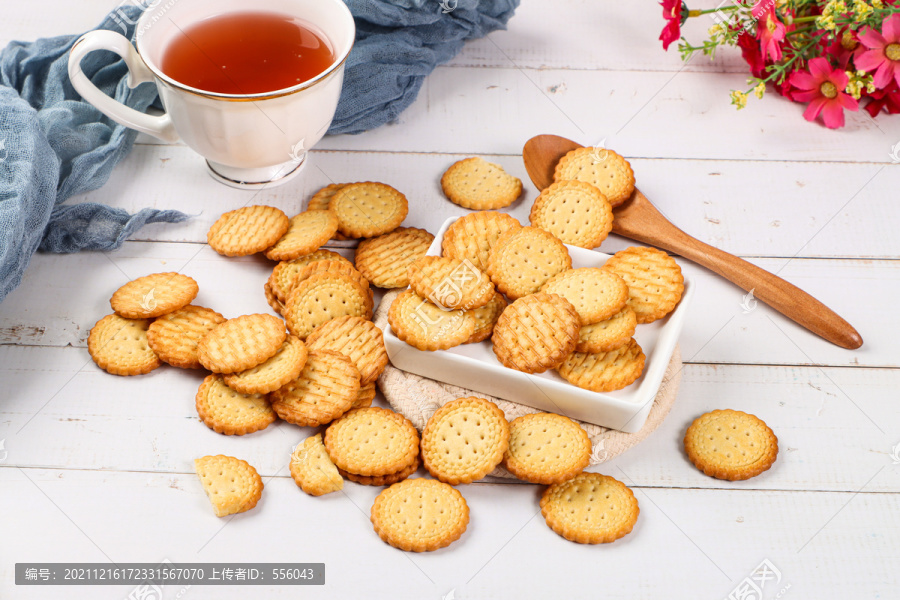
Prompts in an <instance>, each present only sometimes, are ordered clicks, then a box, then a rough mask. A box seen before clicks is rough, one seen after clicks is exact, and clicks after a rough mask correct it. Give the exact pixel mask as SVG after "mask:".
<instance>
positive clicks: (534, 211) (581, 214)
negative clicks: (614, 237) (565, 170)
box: [529, 180, 613, 249]
mask: <svg viewBox="0 0 900 600" xmlns="http://www.w3.org/2000/svg"><path fill="white" fill-rule="evenodd" d="M529 221H530V222H531V224H532V225H534V226H535V227H540V228H541V229H543V230H544V231H549V232H550V233H552V234H553V235H555V236H556V237H558V238H559V239H560V240H562V241H563V242H564V243H566V244H570V245H572V246H578V247H580V248H588V249H591V248H596V247H597V246H599V245H600V244H601V243H603V240H605V239H606V236H608V235H609V232H610V231H611V230H612V223H613V213H612V205H611V204H610V203H609V200H607V199H606V196H604V195H603V193H602V192H601V191H600V190H598V189H597V188H595V187H594V186H592V185H591V184H589V183H585V182H583V181H577V180H571V181H558V182H556V183H554V184H552V185H551V186H550V187H548V188H547V189H545V190H544V191H542V192H541V194H540V196H538V197H537V199H535V201H534V204H533V205H532V206H531V214H530V215H529Z"/></svg>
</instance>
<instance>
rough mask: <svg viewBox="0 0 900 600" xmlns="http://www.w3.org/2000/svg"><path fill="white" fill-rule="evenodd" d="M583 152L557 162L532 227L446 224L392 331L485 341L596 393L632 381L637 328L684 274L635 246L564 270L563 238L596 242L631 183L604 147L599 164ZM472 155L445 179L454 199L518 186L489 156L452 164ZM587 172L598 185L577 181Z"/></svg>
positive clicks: (639, 357)
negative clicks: (471, 172) (469, 171)
mask: <svg viewBox="0 0 900 600" xmlns="http://www.w3.org/2000/svg"><path fill="white" fill-rule="evenodd" d="M585 150H593V149H580V150H576V151H573V152H571V153H569V155H567V156H566V157H564V158H563V160H561V161H560V165H559V167H558V168H557V179H558V181H557V182H556V183H554V184H553V185H552V186H550V187H549V188H547V189H546V190H544V192H542V193H541V195H540V196H539V197H538V198H537V199H536V200H535V204H534V206H533V207H532V211H531V222H532V225H531V226H522V225H521V224H520V223H519V222H518V221H517V220H516V219H514V218H513V217H511V216H509V215H508V214H505V213H500V212H493V211H481V212H472V213H469V214H467V215H465V216H463V217H461V218H460V219H458V220H457V221H455V222H454V223H453V224H452V225H451V226H450V227H449V228H448V229H447V232H446V233H445V235H444V238H443V241H442V243H441V253H442V256H440V257H437V256H423V257H421V258H419V259H417V260H415V261H414V262H412V263H411V264H410V265H409V267H408V268H407V277H406V279H407V281H408V285H409V289H407V290H405V291H404V292H402V293H401V294H400V295H399V296H398V297H397V298H396V299H395V300H394V302H393V303H392V305H391V307H390V312H389V323H390V325H391V329H392V330H393V332H394V334H395V335H396V336H397V337H398V338H399V339H401V340H403V341H405V342H406V343H408V344H409V345H411V346H413V347H415V348H418V349H419V350H426V351H434V350H446V349H449V348H452V347H454V346H457V345H459V344H466V343H476V342H481V341H483V340H486V339H487V338H490V339H491V344H492V349H493V352H494V354H495V355H496V357H497V359H498V360H499V361H500V363H501V364H503V365H504V366H506V367H508V368H511V369H516V370H519V371H523V372H526V373H542V372H544V371H547V370H548V369H556V370H557V372H558V373H559V374H560V375H561V376H562V377H563V378H564V379H565V380H566V381H568V382H570V383H572V384H574V385H577V386H579V387H582V388H585V389H589V390H592V391H596V392H610V391H614V390H618V389H621V388H623V387H625V386H628V385H630V384H631V383H633V382H634V381H636V380H637V379H638V378H639V377H640V375H641V373H642V371H643V368H644V361H645V357H644V353H643V351H642V350H641V347H640V346H639V345H638V343H637V342H636V341H635V339H634V337H633V335H634V332H635V328H636V326H637V324H639V323H652V322H653V321H656V320H657V319H661V318H662V317H664V316H666V315H667V314H669V313H670V312H671V311H672V310H674V308H675V306H676V305H677V304H678V302H679V301H680V300H681V296H682V293H683V292H684V277H683V276H682V274H681V268H680V267H679V266H678V264H677V263H676V262H675V261H674V259H672V258H671V257H670V256H668V255H667V254H666V253H665V252H663V251H661V250H657V249H655V248H642V247H632V248H628V249H626V250H623V251H621V252H618V253H616V254H615V255H614V256H613V257H611V258H610V259H609V260H608V261H607V262H606V264H604V265H603V266H602V267H590V268H577V269H573V268H572V259H571V257H570V255H569V252H568V249H567V248H566V244H567V243H568V244H574V245H578V246H583V247H587V248H592V247H594V246H596V245H599V243H600V242H602V241H603V239H605V238H606V235H607V234H608V233H609V231H610V229H611V226H612V218H613V214H612V207H613V206H615V205H617V204H619V203H621V202H623V201H624V200H625V199H626V198H627V197H628V195H630V194H631V191H632V190H633V189H634V177H633V174H632V173H631V167H630V166H629V165H628V162H627V161H626V160H625V159H624V158H622V157H621V156H619V155H618V154H615V153H614V152H612V151H609V150H607V151H605V152H606V155H605V157H606V162H607V163H609V164H607V165H606V167H604V168H603V169H600V167H596V165H594V164H593V163H592V162H587V163H585V162H584V160H583V158H584V156H588V157H590V156H591V155H590V153H586V152H584V151H585ZM471 160H472V159H466V160H465V161H460V162H459V163H456V164H454V165H453V166H451V167H450V169H449V170H448V171H447V173H445V174H444V177H443V178H442V180H441V181H442V185H443V187H444V190H445V193H447V195H448V197H450V198H451V199H453V200H454V201H455V202H457V203H460V204H462V205H463V206H476V205H477V206H478V207H482V206H485V205H486V204H488V203H487V202H486V201H485V199H484V198H482V197H480V196H477V194H475V192H474V191H473V190H476V189H488V190H494V191H495V192H496V191H497V190H500V191H502V190H509V189H510V188H512V189H515V186H510V185H509V182H508V178H509V177H511V176H509V175H508V174H506V173H505V172H504V171H503V170H502V168H500V167H499V166H497V165H491V164H490V163H484V164H486V165H488V166H489V167H490V168H489V169H488V168H483V167H482V168H481V170H480V171H478V177H477V178H474V176H470V177H468V178H465V177H461V176H460V175H459V174H458V171H460V170H461V169H463V168H465V167H466V166H467V165H468V164H469V162H468V161H471ZM479 160H480V159H479ZM482 162H484V161H482ZM591 174H594V175H595V177H594V178H593V179H592V180H594V181H595V182H596V183H597V185H598V186H601V185H602V186H603V189H604V190H605V191H601V190H600V189H599V188H598V187H597V186H595V185H592V184H591V183H587V182H585V181H580V180H578V179H575V177H576V176H577V177H586V178H589V179H591ZM450 175H453V176H452V177H451V176H450ZM625 175H629V176H630V180H629V179H628V178H625ZM623 178H624V182H621V181H619V179H623ZM460 179H461V180H462V181H463V182H464V183H466V184H468V186H469V187H470V188H472V189H471V190H467V189H466V188H464V187H463V186H462V184H459V183H458V181H457V180H460ZM448 180H449V181H450V183H454V184H456V185H457V188H460V189H464V190H467V191H468V193H469V194H470V195H473V196H474V197H477V198H479V202H474V201H473V202H468V203H463V202H461V200H460V197H461V196H463V195H462V192H460V189H456V188H451V189H452V190H453V192H454V194H455V195H451V193H450V192H449V191H448V187H449V184H448ZM516 181H518V180H516ZM518 190H521V182H520V183H519V188H518ZM497 193H499V192H497ZM515 193H516V196H517V195H518V191H516V192H515ZM607 194H609V196H607ZM463 197H464V196H463ZM510 198H513V199H515V198H514V196H513V194H512V192H508V193H507V195H506V196H505V197H503V199H502V201H503V202H506V201H508V200H509V199H510ZM608 198H612V199H613V200H612V201H611V200H609V199H608ZM396 281H397V282H400V281H401V279H400V278H397V280H396Z"/></svg>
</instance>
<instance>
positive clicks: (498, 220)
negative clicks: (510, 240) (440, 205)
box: [441, 211, 522, 272]
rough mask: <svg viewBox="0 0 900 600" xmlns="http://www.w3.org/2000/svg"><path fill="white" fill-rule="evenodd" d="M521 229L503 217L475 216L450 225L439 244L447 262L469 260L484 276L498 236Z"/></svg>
mask: <svg viewBox="0 0 900 600" xmlns="http://www.w3.org/2000/svg"><path fill="white" fill-rule="evenodd" d="M520 227H522V225H521V224H520V223H519V222H518V221H516V220H515V219H514V218H513V217H511V216H509V215H508V214H506V213H501V212H495V211H482V212H474V213H471V214H468V215H465V216H462V217H460V218H458V219H457V220H455V221H454V222H453V223H451V224H450V227H448V228H447V231H446V232H444V238H443V239H442V240H441V254H442V255H443V256H448V257H450V258H458V259H460V260H469V261H471V262H472V264H473V265H475V266H476V267H477V268H479V269H481V270H482V271H484V272H487V267H488V260H489V258H490V254H491V248H493V247H494V244H496V243H497V240H498V239H499V238H500V236H501V235H503V234H504V233H506V232H507V231H509V230H510V229H519V228H520Z"/></svg>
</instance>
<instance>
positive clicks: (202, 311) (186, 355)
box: [147, 304, 226, 369]
mask: <svg viewBox="0 0 900 600" xmlns="http://www.w3.org/2000/svg"><path fill="white" fill-rule="evenodd" d="M225 321H226V319H225V317H223V316H222V315H220V314H219V313H217V312H216V311H214V310H212V309H210V308H204V307H202V306H194V305H192V304H189V305H187V306H185V307H184V308H179V309H178V310H176V311H173V312H170V313H168V314H166V315H163V316H161V317H157V318H156V320H154V321H153V322H152V323H150V327H149V328H148V329H147V342H148V343H149V344H150V348H152V349H153V351H154V352H156V355H157V356H159V359H160V360H161V361H163V362H164V363H168V364H170V365H172V366H173V367H180V368H182V369H202V368H203V365H201V364H200V358H199V357H198V355H197V345H198V344H199V343H200V340H202V339H203V337H204V336H205V335H206V334H207V333H209V332H210V331H212V330H213V328H214V327H215V326H216V325H219V324H221V323H224V322H225Z"/></svg>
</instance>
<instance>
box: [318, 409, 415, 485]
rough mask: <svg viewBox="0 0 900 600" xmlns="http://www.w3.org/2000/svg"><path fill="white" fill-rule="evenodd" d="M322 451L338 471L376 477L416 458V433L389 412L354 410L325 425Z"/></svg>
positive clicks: (408, 422)
mask: <svg viewBox="0 0 900 600" xmlns="http://www.w3.org/2000/svg"><path fill="white" fill-rule="evenodd" d="M325 448H327V449H328V455H329V456H330V457H331V460H332V461H334V464H335V465H337V467H338V468H339V469H343V470H344V471H349V472H350V473H355V474H357V475H365V476H366V477H379V476H382V475H390V474H392V473H397V472H399V471H402V470H403V469H405V468H407V467H408V466H409V465H410V464H412V463H413V462H415V461H416V460H417V459H418V456H419V434H418V432H417V431H416V428H415V427H414V426H413V424H412V423H410V421H409V419H407V418H406V417H404V416H403V415H401V414H399V413H396V412H394V411H392V410H388V409H386V408H378V407H375V406H372V407H369V408H357V409H355V410H351V411H349V412H347V413H346V414H345V415H343V416H342V417H341V418H339V419H337V420H336V421H335V422H334V423H332V424H331V425H329V426H328V429H326V430H325Z"/></svg>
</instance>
